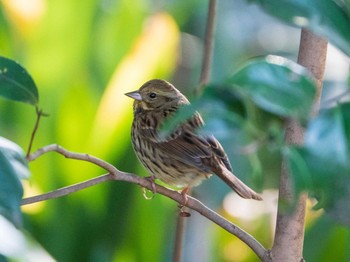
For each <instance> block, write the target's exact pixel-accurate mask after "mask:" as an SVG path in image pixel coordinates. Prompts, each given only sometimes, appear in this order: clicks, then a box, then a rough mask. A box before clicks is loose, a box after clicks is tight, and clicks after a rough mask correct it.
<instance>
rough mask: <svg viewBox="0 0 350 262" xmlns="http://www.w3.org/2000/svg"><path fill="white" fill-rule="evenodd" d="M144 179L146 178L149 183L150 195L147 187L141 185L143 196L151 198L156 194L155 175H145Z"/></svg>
mask: <svg viewBox="0 0 350 262" xmlns="http://www.w3.org/2000/svg"><path fill="white" fill-rule="evenodd" d="M145 179H147V180H148V181H150V183H151V190H149V191H151V192H152V195H151V196H148V195H147V189H146V188H144V187H143V196H144V198H145V199H147V200H151V199H153V198H154V196H155V195H156V194H157V189H156V183H155V182H154V181H155V180H156V178H155V176H147V177H145Z"/></svg>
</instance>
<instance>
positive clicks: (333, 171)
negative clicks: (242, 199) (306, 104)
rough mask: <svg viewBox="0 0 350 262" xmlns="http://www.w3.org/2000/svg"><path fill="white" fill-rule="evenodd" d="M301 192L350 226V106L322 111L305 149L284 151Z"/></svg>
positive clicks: (340, 106)
mask: <svg viewBox="0 0 350 262" xmlns="http://www.w3.org/2000/svg"><path fill="white" fill-rule="evenodd" d="M284 157H285V159H286V161H287V167H288V169H289V172H290V173H291V174H292V175H293V181H294V188H295V191H296V192H297V193H300V192H301V191H303V190H308V191H310V192H311V193H312V194H313V195H314V196H315V197H316V198H317V199H318V201H319V202H318V204H317V205H316V206H315V208H316V209H317V208H325V210H326V211H327V213H328V214H329V215H330V216H331V217H333V218H336V219H337V221H338V222H341V223H344V224H347V225H350V218H349V216H348V214H349V213H348V211H349V210H350V209H349V207H348V206H349V205H348V203H349V200H350V186H349V185H350V163H349V162H350V161H349V160H350V103H344V104H341V105H338V106H336V107H334V108H329V109H326V110H323V111H321V113H320V114H319V116H317V117H316V118H315V119H313V120H312V121H311V123H310V125H309V127H308V128H307V130H306V134H305V144H304V146H303V147H299V148H295V147H289V148H288V149H287V150H284Z"/></svg>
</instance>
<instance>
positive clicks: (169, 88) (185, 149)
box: [125, 79, 262, 200]
mask: <svg viewBox="0 0 350 262" xmlns="http://www.w3.org/2000/svg"><path fill="white" fill-rule="evenodd" d="M125 95H127V96H129V97H131V98H133V99H135V101H134V121H133V124H132V143H133V147H134V150H135V152H136V155H137V156H138V158H139V160H140V161H141V163H142V164H143V165H144V166H145V168H146V169H147V170H148V172H149V173H150V174H151V177H153V178H158V179H160V180H162V181H163V182H165V183H167V184H169V185H173V186H177V187H182V188H184V189H183V191H182V192H183V194H184V196H185V197H186V193H187V192H188V190H189V188H191V187H194V186H197V185H199V184H200V183H201V182H202V180H204V179H206V178H208V177H210V176H211V175H212V174H216V175H217V176H219V177H220V178H221V179H222V180H223V181H224V182H225V183H226V184H227V185H228V186H230V187H231V188H232V189H233V190H234V191H236V193H237V194H238V195H240V196H241V197H243V198H248V199H256V200H262V198H261V197H260V196H259V195H258V194H257V193H255V192H254V191H253V190H252V189H250V188H249V187H248V186H246V185H245V184H244V183H243V182H242V181H241V180H239V179H238V178H237V177H236V176H235V175H233V171H232V167H231V164H230V162H229V160H228V157H227V155H226V153H225V151H224V149H223V148H222V146H221V145H220V143H219V142H218V141H217V140H216V138H215V137H214V136H213V135H209V136H204V135H199V134H198V133H197V130H198V129H199V128H201V127H202V126H203V125H204V122H203V120H202V118H201V116H200V114H199V113H195V114H194V115H193V116H192V117H191V118H190V119H189V120H187V121H185V122H184V123H182V124H180V125H179V126H178V127H177V128H176V129H175V130H174V131H173V132H172V133H171V134H170V135H169V136H168V137H165V138H164V137H161V136H160V135H159V129H160V128H161V126H162V124H163V123H164V121H165V120H166V119H167V118H168V117H169V116H171V115H173V114H174V113H175V112H176V111H177V110H178V109H179V108H180V107H181V106H183V105H187V104H189V101H188V100H187V98H186V97H185V96H184V95H183V94H181V92H180V91H179V90H177V89H176V88H175V87H174V86H173V85H172V84H170V83H168V82H166V81H164V80H160V79H154V80H150V81H148V82H146V83H145V84H143V85H142V86H141V87H140V89H139V90H137V91H134V92H130V93H127V94H125Z"/></svg>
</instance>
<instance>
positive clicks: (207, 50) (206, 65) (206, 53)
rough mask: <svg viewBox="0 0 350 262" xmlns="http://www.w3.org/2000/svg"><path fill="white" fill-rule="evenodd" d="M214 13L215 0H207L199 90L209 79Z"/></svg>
mask: <svg viewBox="0 0 350 262" xmlns="http://www.w3.org/2000/svg"><path fill="white" fill-rule="evenodd" d="M215 15H216V0H209V7H208V17H207V25H206V29H205V39H204V48H203V61H202V70H201V76H200V80H199V89H200V90H199V91H201V89H202V88H203V86H204V85H206V84H207V83H208V81H209V79H210V71H211V63H212V57H213V46H214V27H215Z"/></svg>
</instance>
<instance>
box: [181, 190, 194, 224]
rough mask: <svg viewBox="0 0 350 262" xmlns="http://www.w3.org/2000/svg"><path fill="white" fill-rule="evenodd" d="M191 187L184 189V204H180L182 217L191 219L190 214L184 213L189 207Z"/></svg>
mask: <svg viewBox="0 0 350 262" xmlns="http://www.w3.org/2000/svg"><path fill="white" fill-rule="evenodd" d="M190 189H191V188H190V187H185V188H184V189H182V191H181V195H182V197H183V202H182V203H181V204H180V206H179V207H180V216H182V217H189V216H191V214H190V213H188V212H186V211H184V208H185V207H186V205H187V202H188V193H189V191H190Z"/></svg>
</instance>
